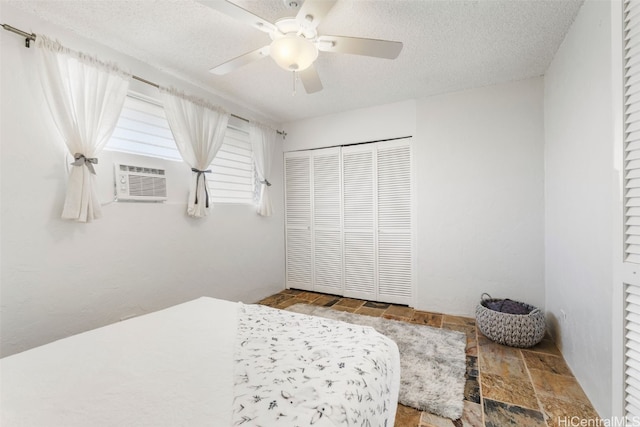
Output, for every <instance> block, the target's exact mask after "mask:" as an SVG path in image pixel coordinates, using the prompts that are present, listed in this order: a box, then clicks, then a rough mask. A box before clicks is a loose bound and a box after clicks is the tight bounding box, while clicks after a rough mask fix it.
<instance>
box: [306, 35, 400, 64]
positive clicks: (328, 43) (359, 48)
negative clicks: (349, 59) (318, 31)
mask: <svg viewBox="0 0 640 427" xmlns="http://www.w3.org/2000/svg"><path fill="white" fill-rule="evenodd" d="M318 50H320V51H323V52H334V53H351V54H353V55H365V56H374V57H376V58H386V59H396V58H397V57H398V55H399V54H400V51H401V50H402V42H392V41H389V40H376V39H362V38H358V37H343V36H320V37H318Z"/></svg>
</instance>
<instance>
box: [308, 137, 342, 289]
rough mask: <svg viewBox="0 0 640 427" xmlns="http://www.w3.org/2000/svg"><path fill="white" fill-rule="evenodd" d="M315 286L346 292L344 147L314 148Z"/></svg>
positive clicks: (313, 226) (313, 232) (313, 229)
mask: <svg viewBox="0 0 640 427" xmlns="http://www.w3.org/2000/svg"><path fill="white" fill-rule="evenodd" d="M311 155H312V165H313V166H312V171H313V173H312V181H313V187H312V194H313V199H312V200H313V201H312V212H313V214H312V217H313V222H312V226H311V229H312V236H313V290H314V291H316V292H323V293H327V294H336V295H342V293H343V286H342V227H341V223H342V191H341V190H342V189H341V187H342V186H341V182H342V181H341V167H340V147H336V148H326V149H322V150H313V151H312V152H311Z"/></svg>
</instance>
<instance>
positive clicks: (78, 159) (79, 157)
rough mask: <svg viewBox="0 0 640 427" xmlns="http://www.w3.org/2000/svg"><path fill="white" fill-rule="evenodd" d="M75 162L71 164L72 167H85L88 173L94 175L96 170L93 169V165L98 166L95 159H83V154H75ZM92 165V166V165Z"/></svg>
mask: <svg viewBox="0 0 640 427" xmlns="http://www.w3.org/2000/svg"><path fill="white" fill-rule="evenodd" d="M73 158H74V159H75V161H74V162H73V163H71V164H72V165H73V166H83V165H84V166H86V167H87V169H89V172H91V173H92V174H94V175H95V174H96V170H95V169H94V168H93V165H97V164H98V159H97V158H96V157H85V155H84V154H80V153H76V154H74V155H73ZM92 163H93V164H92Z"/></svg>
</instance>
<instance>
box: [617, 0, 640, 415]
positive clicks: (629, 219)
mask: <svg viewBox="0 0 640 427" xmlns="http://www.w3.org/2000/svg"><path fill="white" fill-rule="evenodd" d="M623 26H624V57H625V58H624V134H623V135H624V136H623V143H624V167H623V194H624V199H623V209H624V232H623V239H624V242H623V244H624V248H623V263H622V270H621V271H622V280H623V284H624V286H623V287H624V299H625V309H624V315H625V355H624V356H625V371H624V381H625V395H624V399H625V415H626V416H628V417H629V419H638V417H640V2H637V1H625V2H624V18H623ZM634 417H635V418H634Z"/></svg>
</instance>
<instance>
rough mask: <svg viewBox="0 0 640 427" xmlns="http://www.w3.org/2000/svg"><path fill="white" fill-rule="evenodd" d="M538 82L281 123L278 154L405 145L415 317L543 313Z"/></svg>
mask: <svg viewBox="0 0 640 427" xmlns="http://www.w3.org/2000/svg"><path fill="white" fill-rule="evenodd" d="M542 105H543V101H542V80H541V79H531V80H526V81H522V82H516V83H510V84H505V85H499V86H492V87H487V88H482V89H477V90H471V91H465V92H458V93H453V94H447V95H441V96H436V97H432V98H427V99H422V100H418V101H406V102H402V103H395V104H388V105H383V106H377V107H374V108H368V109H360V110H355V111H350V112H346V113H341V114H333V115H330V116H325V117H318V118H314V119H309V120H304V121H299V122H294V123H287V124H286V125H285V128H286V129H287V132H289V136H288V137H287V142H286V143H285V151H293V150H300V149H308V148H317V147H326V146H332V145H339V144H345V143H353V142H365V141H371V140H380V139H386V138H394V137H401V136H407V135H412V136H414V138H413V139H412V144H413V145H414V165H415V172H416V198H417V200H416V204H417V210H416V213H417V218H416V219H417V266H416V268H417V293H418V297H417V300H416V303H415V306H416V307H417V308H419V309H425V310H431V311H437V312H446V313H450V314H463V315H468V316H473V315H474V309H475V306H476V304H477V303H478V301H479V298H480V295H481V293H482V292H489V293H491V294H493V295H495V296H501V297H510V298H515V299H522V300H526V301H528V302H530V303H532V304H536V305H539V306H543V304H544V284H543V275H544V264H543V256H544V255H543V225H544V223H543V205H542V203H543V153H542V149H543V125H542V117H543V113H542Z"/></svg>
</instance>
